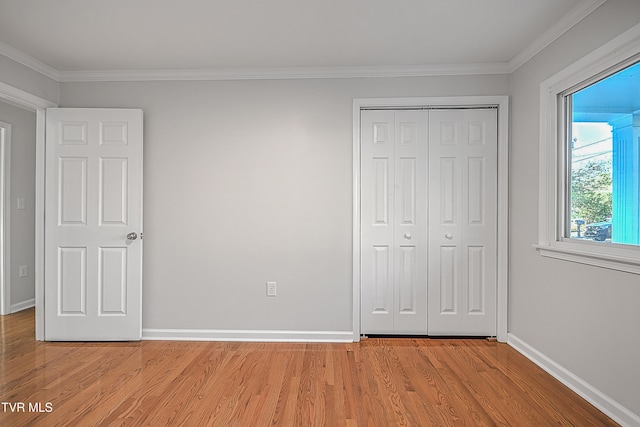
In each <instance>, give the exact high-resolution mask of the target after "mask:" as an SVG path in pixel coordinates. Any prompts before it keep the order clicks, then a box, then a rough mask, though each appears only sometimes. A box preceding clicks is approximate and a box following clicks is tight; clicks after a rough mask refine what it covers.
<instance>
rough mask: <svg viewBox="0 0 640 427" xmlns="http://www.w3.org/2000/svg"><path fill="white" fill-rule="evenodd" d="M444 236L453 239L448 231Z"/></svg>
mask: <svg viewBox="0 0 640 427" xmlns="http://www.w3.org/2000/svg"><path fill="white" fill-rule="evenodd" d="M444 237H445V238H447V239H449V240H451V239H453V235H452V234H449V233H447V234H445V235H444Z"/></svg>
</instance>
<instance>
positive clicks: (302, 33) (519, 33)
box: [0, 0, 604, 73]
mask: <svg viewBox="0 0 640 427" xmlns="http://www.w3.org/2000/svg"><path fill="white" fill-rule="evenodd" d="M603 1H604V0H599V1H598V0H227V1H222V0H179V1H178V0H104V1H96V0H93V1H88V0H55V1H51V0H0V53H3V54H5V56H9V57H12V59H16V60H18V61H19V62H23V63H24V62H29V61H31V60H32V59H33V60H34V61H33V62H35V63H38V64H40V65H42V66H43V67H45V68H47V67H50V69H52V70H54V71H57V72H61V73H65V72H95V71H103V70H122V71H132V70H149V71H150V70H156V71H157V70H203V69H207V70H224V69H271V68H305V67H309V68H316V67H320V68H322V67H389V66H394V67H398V66H400V67H403V66H407V67H411V66H436V65H442V64H447V65H469V64H508V63H510V62H511V63H513V61H514V60H516V59H517V58H518V55H522V53H523V52H526V51H527V50H529V51H530V52H531V53H532V54H535V53H537V51H535V50H532V49H533V48H535V46H536V45H539V46H541V47H540V48H539V49H542V48H543V47H544V46H545V45H543V44H544V43H545V40H548V42H550V41H552V39H553V38H554V37H557V36H559V35H560V34H562V32H564V31H566V30H567V29H568V28H569V27H570V26H571V25H573V24H575V23H576V22H577V21H579V20H580V19H582V17H584V15H586V13H588V12H590V11H591V10H593V8H595V7H597V6H598V5H600V4H602V3H603ZM556 33H558V34H556ZM548 42H547V43H548ZM539 49H538V50H539ZM530 56H532V55H530Z"/></svg>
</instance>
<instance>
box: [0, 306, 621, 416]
mask: <svg viewBox="0 0 640 427" xmlns="http://www.w3.org/2000/svg"><path fill="white" fill-rule="evenodd" d="M0 334H1V340H0V342H1V343H2V348H1V350H0V402H2V403H1V406H0V426H11V427H14V426H47V427H50V426H58V425H70V426H97V425H100V426H103V425H104V426H111V425H113V426H121V425H127V426H138V425H145V426H146V425H148V426H243V427H244V426H250V427H253V426H268V425H271V426H273V425H275V426H331V427H334V426H385V427H386V426H447V425H466V426H490V425H504V426H533V425H541V426H549V425H569V426H589V425H593V426H607V425H616V424H615V423H614V422H613V421H611V420H610V419H609V418H607V417H606V416H605V415H603V414H602V413H601V412H599V411H598V410H597V409H595V408H594V407H592V406H591V405H589V404H588V403H586V402H585V401H584V400H582V399H581V398H580V397H578V396H577V395H576V394H574V393H573V392H572V391H570V390H569V389H567V388H566V387H564V386H563V385H562V384H560V383H559V382H558V381H556V380H555V379H553V378H552V377H550V376H549V375H548V374H546V373H545V372H543V371H542V370H541V369H539V368H538V367H537V366H536V365H534V364H533V363H531V362H530V361H528V360H527V359H525V358H524V357H523V356H522V355H520V354H519V353H517V352H516V351H515V350H513V349H512V348H511V347H509V346H508V345H506V344H501V343H496V342H489V341H487V340H481V339H422V338H421V339H406V338H403V339H377V338H376V339H373V338H369V339H365V340H363V341H362V342H361V343H358V344H289V343H233V342H219V343H218V342H178V341H170V342H161V341H142V342H137V343H42V342H37V341H35V340H34V338H33V337H34V313H33V310H26V311H23V312H20V313H16V314H12V315H10V316H0ZM20 404H23V405H24V407H22V406H21V405H20ZM12 410H14V412H12Z"/></svg>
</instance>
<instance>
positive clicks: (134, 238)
mask: <svg viewBox="0 0 640 427" xmlns="http://www.w3.org/2000/svg"><path fill="white" fill-rule="evenodd" d="M137 238H138V235H137V234H136V233H135V232H133V231H132V232H131V233H129V234H127V240H136V239H137Z"/></svg>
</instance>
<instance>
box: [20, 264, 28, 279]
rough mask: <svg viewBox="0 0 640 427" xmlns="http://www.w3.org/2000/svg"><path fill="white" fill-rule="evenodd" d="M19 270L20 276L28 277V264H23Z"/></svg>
mask: <svg viewBox="0 0 640 427" xmlns="http://www.w3.org/2000/svg"><path fill="white" fill-rule="evenodd" d="M18 270H19V276H20V277H27V266H26V265H21V266H20V267H19V269H18Z"/></svg>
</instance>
